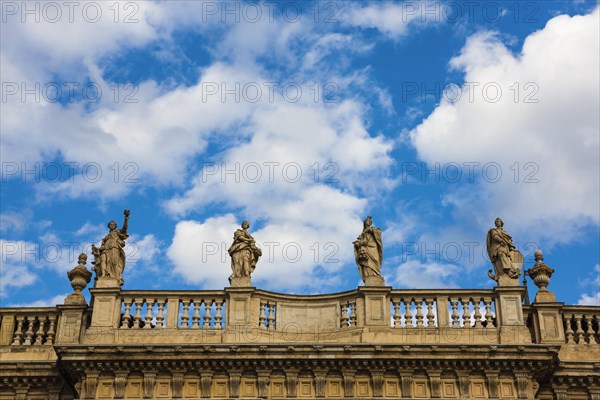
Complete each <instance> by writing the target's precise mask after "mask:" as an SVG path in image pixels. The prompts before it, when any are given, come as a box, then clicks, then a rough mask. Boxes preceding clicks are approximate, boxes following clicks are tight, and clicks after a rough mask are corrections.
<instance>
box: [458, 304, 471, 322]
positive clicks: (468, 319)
mask: <svg viewBox="0 0 600 400" xmlns="http://www.w3.org/2000/svg"><path fill="white" fill-rule="evenodd" d="M460 302H461V304H462V307H463V315H462V319H463V327H464V328H470V327H471V313H470V312H469V298H468V297H467V298H462V299H460Z"/></svg>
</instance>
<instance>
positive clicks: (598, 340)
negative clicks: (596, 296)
mask: <svg viewBox="0 0 600 400" xmlns="http://www.w3.org/2000/svg"><path fill="white" fill-rule="evenodd" d="M590 323H591V324H592V325H596V326H597V327H598V331H597V332H596V333H595V334H594V332H593V331H592V334H593V336H594V340H595V341H596V343H597V344H600V321H598V316H597V315H594V318H593V319H592V321H591V322H590Z"/></svg>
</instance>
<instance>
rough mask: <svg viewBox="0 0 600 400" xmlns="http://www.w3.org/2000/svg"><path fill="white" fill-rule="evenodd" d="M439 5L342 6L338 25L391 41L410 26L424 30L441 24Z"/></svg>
mask: <svg viewBox="0 0 600 400" xmlns="http://www.w3.org/2000/svg"><path fill="white" fill-rule="evenodd" d="M441 4H443V3H440V2H437V1H410V2H405V3H394V2H379V3H375V2H372V3H368V4H367V5H366V6H365V5H362V4H360V3H358V2H357V3H345V4H344V6H343V7H342V8H341V9H340V16H341V18H340V20H341V22H342V23H344V24H347V25H350V26H354V27H359V28H362V29H369V28H370V29H377V30H378V31H379V32H381V33H382V34H383V35H385V36H388V37H390V38H392V39H399V38H401V37H404V36H406V35H407V34H408V33H409V32H410V29H411V28H412V27H414V26H426V25H431V24H437V23H441V22H443V21H444V18H443V17H444V15H443V10H442V7H441V6H440V5H441Z"/></svg>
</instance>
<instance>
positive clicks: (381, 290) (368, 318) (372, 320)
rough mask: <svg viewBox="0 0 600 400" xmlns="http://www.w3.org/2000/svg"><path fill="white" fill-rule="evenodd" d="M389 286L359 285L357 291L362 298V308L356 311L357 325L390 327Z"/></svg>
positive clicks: (390, 289)
mask: <svg viewBox="0 0 600 400" xmlns="http://www.w3.org/2000/svg"><path fill="white" fill-rule="evenodd" d="M391 291H392V288H391V286H359V288H358V293H359V294H360V295H361V296H362V298H363V299H364V303H363V302H360V303H359V302H357V304H356V305H357V308H358V307H359V304H363V307H362V309H359V310H357V312H358V314H359V315H358V316H357V318H358V322H359V324H358V326H385V327H388V328H389V327H390V293H391Z"/></svg>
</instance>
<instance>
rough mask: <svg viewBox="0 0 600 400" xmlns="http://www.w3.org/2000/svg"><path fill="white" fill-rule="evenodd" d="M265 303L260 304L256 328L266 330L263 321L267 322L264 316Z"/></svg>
mask: <svg viewBox="0 0 600 400" xmlns="http://www.w3.org/2000/svg"><path fill="white" fill-rule="evenodd" d="M265 307H266V305H265V303H263V302H261V303H260V315H259V316H258V327H259V328H264V329H266V328H267V327H266V325H265V321H266V320H267V316H266V315H265Z"/></svg>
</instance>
